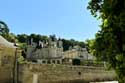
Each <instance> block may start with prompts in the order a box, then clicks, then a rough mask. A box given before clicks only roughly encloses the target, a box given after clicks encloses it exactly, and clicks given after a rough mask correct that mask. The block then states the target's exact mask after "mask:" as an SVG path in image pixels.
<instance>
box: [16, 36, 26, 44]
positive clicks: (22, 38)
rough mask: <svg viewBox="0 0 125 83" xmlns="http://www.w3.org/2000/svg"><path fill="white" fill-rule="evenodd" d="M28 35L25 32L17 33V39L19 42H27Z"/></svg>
mask: <svg viewBox="0 0 125 83" xmlns="http://www.w3.org/2000/svg"><path fill="white" fill-rule="evenodd" d="M27 38H28V35H26V34H18V35H17V39H18V41H19V42H20V43H26V42H27Z"/></svg>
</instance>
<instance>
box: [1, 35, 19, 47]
mask: <svg viewBox="0 0 125 83" xmlns="http://www.w3.org/2000/svg"><path fill="white" fill-rule="evenodd" d="M0 46H5V47H9V48H17V47H16V46H14V44H13V43H11V42H8V41H7V40H6V39H5V38H3V37H2V36H1V35H0Z"/></svg>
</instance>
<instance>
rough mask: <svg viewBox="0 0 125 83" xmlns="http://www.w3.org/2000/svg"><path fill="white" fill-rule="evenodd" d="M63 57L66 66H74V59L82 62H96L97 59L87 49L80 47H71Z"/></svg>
mask: <svg viewBox="0 0 125 83" xmlns="http://www.w3.org/2000/svg"><path fill="white" fill-rule="evenodd" d="M63 57H64V62H65V63H66V64H72V63H73V59H79V60H81V61H85V60H95V57H94V56H93V55H90V54H89V53H88V52H87V49H86V48H81V47H80V46H74V47H73V48H71V47H70V48H69V50H68V51H65V52H64V53H63Z"/></svg>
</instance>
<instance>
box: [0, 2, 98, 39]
mask: <svg viewBox="0 0 125 83" xmlns="http://www.w3.org/2000/svg"><path fill="white" fill-rule="evenodd" d="M88 2H89V0H1V4H0V20H2V21H4V22H5V23H6V24H7V25H8V26H9V29H10V32H12V33H15V34H24V33H25V34H31V33H36V34H41V35H47V36H49V35H52V34H55V35H56V36H57V37H60V38H65V39H75V40H78V41H85V40H86V39H91V38H94V36H95V33H96V32H97V31H98V30H99V23H100V22H99V21H98V20H97V19H96V18H94V17H93V16H92V15H91V13H90V11H89V10H87V5H88Z"/></svg>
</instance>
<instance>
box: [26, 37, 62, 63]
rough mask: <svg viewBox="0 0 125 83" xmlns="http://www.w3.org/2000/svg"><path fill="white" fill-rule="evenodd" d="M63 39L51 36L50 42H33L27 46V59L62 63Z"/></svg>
mask: <svg viewBox="0 0 125 83" xmlns="http://www.w3.org/2000/svg"><path fill="white" fill-rule="evenodd" d="M62 58H63V47H62V41H60V40H54V41H52V40H51V38H50V39H49V41H48V42H42V41H39V44H35V43H33V42H32V43H31V44H30V45H28V47H27V59H30V60H36V61H37V62H38V63H62Z"/></svg>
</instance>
